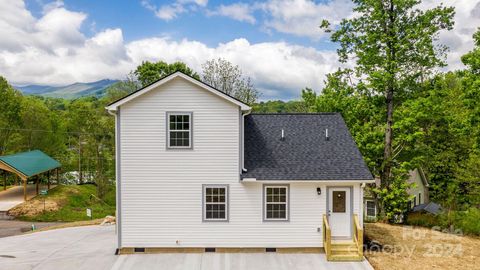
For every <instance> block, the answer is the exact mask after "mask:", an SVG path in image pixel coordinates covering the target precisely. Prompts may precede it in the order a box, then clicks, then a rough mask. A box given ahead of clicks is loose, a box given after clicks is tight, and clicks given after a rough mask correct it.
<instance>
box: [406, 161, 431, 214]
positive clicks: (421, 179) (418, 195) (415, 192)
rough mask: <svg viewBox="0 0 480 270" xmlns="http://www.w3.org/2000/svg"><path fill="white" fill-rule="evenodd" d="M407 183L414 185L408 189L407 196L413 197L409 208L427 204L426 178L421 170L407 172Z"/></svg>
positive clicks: (427, 186)
mask: <svg viewBox="0 0 480 270" xmlns="http://www.w3.org/2000/svg"><path fill="white" fill-rule="evenodd" d="M407 181H408V183H409V184H414V186H413V187H411V188H409V189H408V191H407V192H408V194H410V195H412V196H414V197H413V199H412V202H411V207H410V208H413V207H415V206H417V205H419V204H425V203H428V202H429V201H430V200H429V195H428V188H429V185H428V181H427V177H426V176H425V173H424V171H423V169H422V168H418V169H415V170H412V171H410V172H409V177H408V180H407Z"/></svg>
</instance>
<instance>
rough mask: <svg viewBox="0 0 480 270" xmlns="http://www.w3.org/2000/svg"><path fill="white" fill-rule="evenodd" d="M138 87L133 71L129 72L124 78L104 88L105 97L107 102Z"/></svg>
mask: <svg viewBox="0 0 480 270" xmlns="http://www.w3.org/2000/svg"><path fill="white" fill-rule="evenodd" d="M139 87H140V83H139V82H138V81H137V80H136V78H135V74H134V72H130V73H129V74H128V75H127V77H126V79H125V80H123V81H119V82H116V83H114V84H112V85H110V86H109V87H108V88H107V89H106V94H105V99H106V102H107V103H110V102H113V101H115V100H118V99H120V98H122V97H124V96H126V95H128V94H130V93H132V92H134V91H135V90H137V89H138V88H139Z"/></svg>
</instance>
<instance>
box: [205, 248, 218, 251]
mask: <svg viewBox="0 0 480 270" xmlns="http://www.w3.org/2000/svg"><path fill="white" fill-rule="evenodd" d="M216 251H217V250H216V248H205V252H216Z"/></svg>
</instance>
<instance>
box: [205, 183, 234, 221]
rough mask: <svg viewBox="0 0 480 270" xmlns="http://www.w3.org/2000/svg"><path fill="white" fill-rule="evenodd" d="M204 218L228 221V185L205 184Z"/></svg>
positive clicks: (206, 219)
mask: <svg viewBox="0 0 480 270" xmlns="http://www.w3.org/2000/svg"><path fill="white" fill-rule="evenodd" d="M203 220H204V221H228V185H203Z"/></svg>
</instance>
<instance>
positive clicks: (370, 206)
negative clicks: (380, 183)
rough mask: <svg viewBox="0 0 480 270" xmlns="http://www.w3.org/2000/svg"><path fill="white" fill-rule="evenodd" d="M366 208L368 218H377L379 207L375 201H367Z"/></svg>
mask: <svg viewBox="0 0 480 270" xmlns="http://www.w3.org/2000/svg"><path fill="white" fill-rule="evenodd" d="M365 208H366V212H367V217H373V218H374V217H376V216H377V207H376V205H375V202H374V201H366V203H365Z"/></svg>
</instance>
